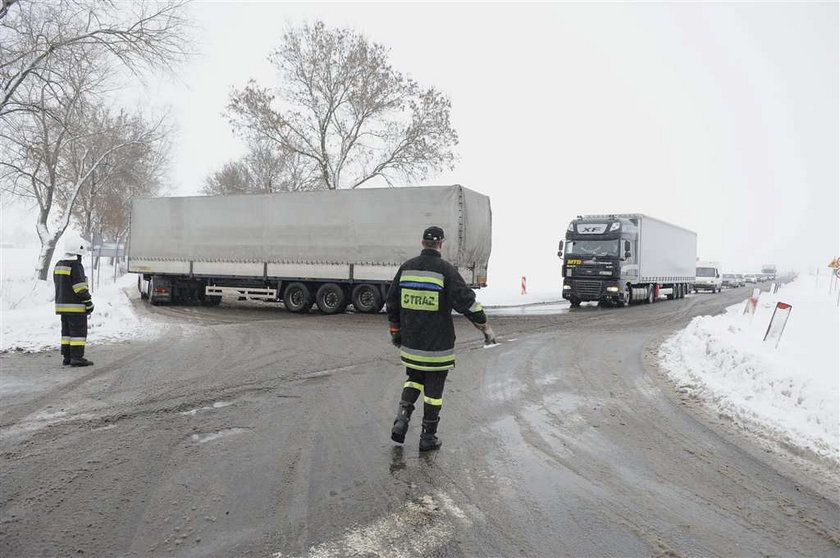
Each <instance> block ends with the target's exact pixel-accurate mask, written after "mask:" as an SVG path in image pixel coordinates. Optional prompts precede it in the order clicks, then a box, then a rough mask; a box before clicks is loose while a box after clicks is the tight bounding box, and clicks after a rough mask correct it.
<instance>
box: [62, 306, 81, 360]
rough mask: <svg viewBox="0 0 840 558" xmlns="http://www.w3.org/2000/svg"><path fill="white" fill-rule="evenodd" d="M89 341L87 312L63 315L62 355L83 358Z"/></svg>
mask: <svg viewBox="0 0 840 558" xmlns="http://www.w3.org/2000/svg"><path fill="white" fill-rule="evenodd" d="M85 343H87V314H62V315H61V355H62V356H63V357H64V358H82V357H83V356H85Z"/></svg>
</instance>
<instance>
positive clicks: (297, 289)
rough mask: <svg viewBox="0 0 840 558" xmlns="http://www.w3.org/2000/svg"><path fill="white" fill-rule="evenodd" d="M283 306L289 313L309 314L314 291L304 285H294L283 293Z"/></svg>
mask: <svg viewBox="0 0 840 558" xmlns="http://www.w3.org/2000/svg"><path fill="white" fill-rule="evenodd" d="M283 304H285V305H286V310H288V311H289V312H294V313H296V314H303V313H305V312H309V309H310V308H312V291H310V290H309V287H307V286H306V285H304V284H303V283H292V284H290V285H289V286H288V287H286V290H285V291H283Z"/></svg>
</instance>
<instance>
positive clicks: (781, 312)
mask: <svg viewBox="0 0 840 558" xmlns="http://www.w3.org/2000/svg"><path fill="white" fill-rule="evenodd" d="M791 309H793V306H791V305H790V304H788V303H786V302H777V303H776V308H775V309H774V310H773V316H772V317H771V318H770V323H769V324H768V325H767V331H766V332H764V340H765V341H767V340H768V339H769V340H771V341H772V340H774V339H775V340H776V344H775V345H774V347H773V348H774V349H778V348H779V341H781V339H782V333H784V331H785V325H786V324H787V321H788V317H789V316H790V311H791Z"/></svg>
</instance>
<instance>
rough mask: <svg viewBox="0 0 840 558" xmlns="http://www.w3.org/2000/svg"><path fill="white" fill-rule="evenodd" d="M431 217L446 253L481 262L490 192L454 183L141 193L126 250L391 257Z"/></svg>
mask: <svg viewBox="0 0 840 558" xmlns="http://www.w3.org/2000/svg"><path fill="white" fill-rule="evenodd" d="M430 225H438V226H441V227H443V228H444V229H445V231H446V236H447V243H446V244H445V246H444V254H443V256H444V257H445V258H447V259H448V260H450V261H451V262H452V263H453V264H455V265H456V266H460V267H471V266H473V265H475V266H476V267H482V268H484V269H486V265H487V260H488V259H489V257H490V247H491V245H490V236H491V231H490V227H491V216H490V200H489V198H487V196H484V195H482V194H478V193H477V192H473V191H472V190H469V189H467V188H463V187H461V186H458V185H455V186H427V187H412V188H377V189H357V190H339V191H318V192H294V193H280V194H253V195H238V196H204V197H180V198H140V199H136V200H134V201H133V203H132V214H131V232H130V243H129V259H139V260H157V261H196V262H199V261H213V262H225V261H227V262H280V263H325V264H341V263H354V264H370V265H399V264H400V263H402V262H403V261H404V260H406V259H408V258H410V257H413V256H415V255H417V253H418V251H419V248H420V247H419V243H420V235H421V232H422V231H423V229H425V228H426V227H428V226H430Z"/></svg>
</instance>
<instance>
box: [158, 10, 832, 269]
mask: <svg viewBox="0 0 840 558" xmlns="http://www.w3.org/2000/svg"><path fill="white" fill-rule="evenodd" d="M191 11H192V13H193V14H194V17H195V21H196V24H197V29H196V36H197V38H198V44H197V49H198V50H199V52H200V54H199V55H198V56H197V57H196V58H194V59H193V60H192V62H191V63H189V64H188V65H187V66H185V67H184V69H183V71H182V72H180V73H179V77H178V78H177V79H174V80H173V79H171V78H166V79H165V80H163V81H162V82H161V83H157V84H152V85H151V86H150V87H149V88H148V89H147V90H146V91H144V92H143V95H142V103H143V104H144V106H147V107H153V108H155V109H156V110H163V107H164V106H165V105H171V109H170V110H171V114H172V116H173V118H174V119H175V123H176V125H177V127H178V130H179V132H178V135H177V136H176V138H175V140H174V142H173V144H174V152H173V155H172V160H173V169H172V170H173V175H172V192H173V193H175V194H179V195H185V194H194V193H197V192H198V191H199V188H200V186H201V182H202V180H203V179H204V177H205V176H207V174H208V173H210V172H211V171H213V170H215V169H217V168H219V167H220V166H221V165H222V164H223V163H224V162H225V161H227V160H231V159H234V158H236V157H237V156H238V155H240V154H241V153H242V150H243V148H242V146H241V144H240V143H239V142H238V141H237V140H236V138H235V137H234V136H233V134H232V133H231V131H230V127H229V126H228V124H227V122H226V121H225V119H224V118H223V117H222V111H223V110H224V107H225V104H226V102H227V98H228V94H229V91H230V89H231V88H232V87H234V86H236V87H241V86H242V85H243V84H244V83H245V82H246V81H247V80H248V79H249V78H252V77H253V78H256V79H257V80H258V81H259V82H260V83H261V84H262V85H270V84H272V83H273V80H274V74H273V72H272V69H271V67H270V66H269V65H268V63H267V62H266V56H267V55H268V54H269V52H270V51H271V49H272V48H274V47H276V46H277V45H278V44H279V41H280V38H281V36H282V34H283V31H284V30H285V29H287V28H288V27H289V26H294V25H298V24H300V23H302V22H304V21H310V22H311V21H313V20H314V19H322V20H324V21H325V22H326V24H327V25H329V26H349V27H352V28H354V29H356V30H358V31H361V32H363V33H364V34H366V35H367V36H368V38H369V39H371V40H373V41H376V42H380V43H382V44H384V45H386V46H387V47H389V48H390V49H391V60H392V62H393V65H394V66H395V67H396V68H397V69H399V70H401V71H403V72H406V73H408V74H410V75H411V76H412V77H413V78H415V79H416V80H418V81H419V82H421V83H422V84H426V85H434V86H435V87H437V88H439V89H440V90H442V91H444V92H445V93H447V94H448V95H449V96H450V98H451V100H452V119H453V123H454V126H455V127H456V129H457V131H458V133H459V135H460V145H459V146H458V152H459V154H460V162H459V163H458V165H457V167H456V169H455V170H454V171H453V172H447V173H444V174H441V175H439V176H437V177H435V178H434V179H433V180H430V181H429V183H432V184H451V183H460V184H463V185H464V186H467V187H469V188H472V189H474V190H477V191H479V192H482V193H484V194H487V195H489V196H490V197H491V200H492V206H493V216H494V233H493V242H494V246H493V257H492V259H491V269H490V281H491V282H492V281H493V280H494V274H495V277H496V278H497V280H503V281H512V278H513V277H516V276H518V275H520V274H526V275H528V276H529V278H533V280H534V281H535V282H536V283H537V284H543V283H545V284H548V283H552V282H554V281H556V280H557V279H558V278H559V264H558V261H557V257H556V250H557V248H556V246H557V241H558V240H559V239H561V238H563V236H564V234H565V230H566V226H567V224H568V221H569V220H570V219H571V218H573V217H574V216H575V215H577V214H582V213H605V212H607V213H612V212H621V213H624V212H641V213H646V214H649V215H652V216H655V217H658V218H660V219H663V220H666V221H670V222H673V223H675V224H679V225H682V226H684V227H687V228H689V229H692V230H694V231H696V232H697V233H698V239H699V254H698V255H699V256H700V257H701V258H703V259H712V260H720V261H721V262H722V263H723V267H724V269H725V270H726V271H736V272H738V271H741V272H750V271H756V270H757V268H758V267H759V266H760V265H761V264H762V263H765V262H775V263H778V264H780V266H784V267H793V266H795V267H797V268H800V269H802V268H805V269H807V267H808V266H814V265H817V264H819V265H826V264H827V262H828V260H829V259H830V258H831V257H832V256H834V255H837V254H838V253H840V232H839V229H838V220H839V219H840V217H838V212H839V211H838V210H840V199H839V198H838V187H839V186H838V184H839V183H840V179H839V178H838V174H839V172H840V171H838V167H839V166H840V161H838V153H840V141H839V140H838V135H839V133H840V132H839V130H840V110H838V106H839V103H840V83H839V82H840V75H838V68H840V60H839V59H838V44H839V43H840V36H838V26H839V25H840V24H838V4H837V3H823V4H818V3H810V4H805V3H728V4H727V3H714V4H711V3H692V4H685V3H669V4H614V3H610V4H532V5H522V4H515V5H514V4H511V5H505V4H459V5H452V4H408V5H406V4H280V3H232V2H230V3H227V2H217V3H196V4H194V5H193V6H192V9H191ZM383 234H387V230H383Z"/></svg>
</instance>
